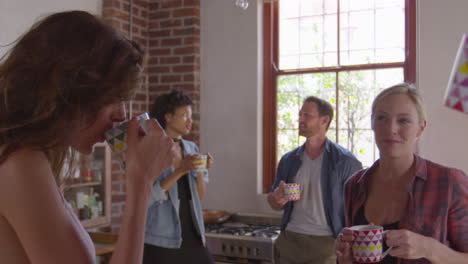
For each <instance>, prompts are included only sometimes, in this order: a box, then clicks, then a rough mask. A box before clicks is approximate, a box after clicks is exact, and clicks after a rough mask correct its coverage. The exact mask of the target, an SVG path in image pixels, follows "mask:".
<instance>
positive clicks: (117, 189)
mask: <svg viewBox="0 0 468 264" xmlns="http://www.w3.org/2000/svg"><path fill="white" fill-rule="evenodd" d="M121 191H123V188H122V184H120V183H115V182H113V183H112V192H121Z"/></svg>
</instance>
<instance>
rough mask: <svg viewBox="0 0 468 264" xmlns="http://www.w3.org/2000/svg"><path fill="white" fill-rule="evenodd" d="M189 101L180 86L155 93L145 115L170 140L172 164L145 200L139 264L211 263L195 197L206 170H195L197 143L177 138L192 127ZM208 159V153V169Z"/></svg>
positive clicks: (198, 195) (201, 191)
mask: <svg viewBox="0 0 468 264" xmlns="http://www.w3.org/2000/svg"><path fill="white" fill-rule="evenodd" d="M192 105H193V102H192V100H191V99H190V97H188V96H187V95H186V94H184V93H183V92H182V91H180V90H174V91H172V92H169V93H166V94H163V95H161V96H159V97H158V98H157V99H156V101H155V102H154V104H153V106H152V109H151V112H150V115H151V117H153V118H156V119H157V120H158V121H159V123H160V124H161V126H162V127H163V128H164V129H165V131H166V133H167V135H169V136H170V137H172V139H173V140H174V147H175V148H176V153H177V154H176V158H175V159H174V163H173V166H172V167H171V168H169V169H168V170H166V171H165V172H163V173H162V174H161V176H159V177H158V179H157V180H156V181H155V182H154V184H153V191H152V197H151V199H150V202H149V204H148V216H147V221H146V231H145V248H144V254H143V263H144V264H150V263H151V264H153V263H158V264H164V263H171V264H172V263H193V264H196V263H200V264H209V263H213V260H212V258H211V255H210V253H209V252H208V250H207V249H206V247H205V235H204V233H205V228H204V225H203V214H202V210H201V204H200V199H202V198H203V194H204V191H205V183H207V182H208V172H207V170H203V171H199V170H198V171H194V169H195V168H194V165H193V160H194V159H195V158H196V157H197V156H198V155H199V151H198V147H197V145H196V144H195V143H194V142H192V141H188V140H184V139H182V136H184V135H187V134H188V133H189V132H190V130H191V128H192V107H191V106H192ZM212 161H213V159H212V157H211V156H210V155H209V154H208V164H207V167H211V163H212Z"/></svg>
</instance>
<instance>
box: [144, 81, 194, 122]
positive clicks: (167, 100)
mask: <svg viewBox="0 0 468 264" xmlns="http://www.w3.org/2000/svg"><path fill="white" fill-rule="evenodd" d="M186 105H193V101H192V99H191V98H190V97H189V96H188V95H187V94H185V93H184V92H183V91H182V90H178V89H175V90H172V91H170V92H168V93H165V94H161V95H160V96H158V97H157V98H156V100H154V103H153V105H152V106H151V109H150V116H151V117H152V118H156V119H157V120H158V122H159V124H161V126H162V127H163V128H166V118H165V115H166V114H174V113H175V111H176V109H177V108H179V107H181V106H186Z"/></svg>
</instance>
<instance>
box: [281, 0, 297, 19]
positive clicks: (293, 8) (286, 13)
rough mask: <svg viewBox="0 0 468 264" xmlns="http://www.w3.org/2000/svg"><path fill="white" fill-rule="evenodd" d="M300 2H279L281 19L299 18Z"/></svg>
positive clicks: (288, 0)
mask: <svg viewBox="0 0 468 264" xmlns="http://www.w3.org/2000/svg"><path fill="white" fill-rule="evenodd" d="M299 3H300V0H286V1H285V0H282V1H279V12H280V14H279V16H280V18H281V19H287V18H295V17H298V16H299V11H300V8H299Z"/></svg>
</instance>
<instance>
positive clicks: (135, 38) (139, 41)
mask: <svg viewBox="0 0 468 264" xmlns="http://www.w3.org/2000/svg"><path fill="white" fill-rule="evenodd" d="M133 40H135V41H136V42H137V43H138V44H140V45H142V46H143V47H145V46H146V42H147V41H146V38H142V37H139V36H133Z"/></svg>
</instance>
